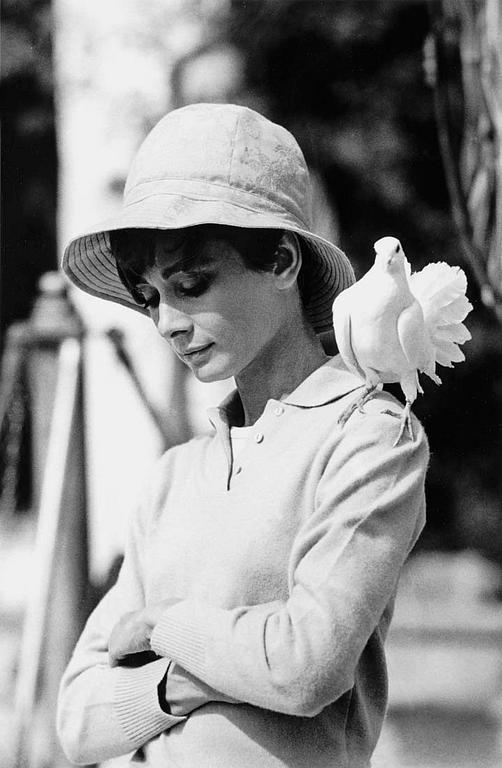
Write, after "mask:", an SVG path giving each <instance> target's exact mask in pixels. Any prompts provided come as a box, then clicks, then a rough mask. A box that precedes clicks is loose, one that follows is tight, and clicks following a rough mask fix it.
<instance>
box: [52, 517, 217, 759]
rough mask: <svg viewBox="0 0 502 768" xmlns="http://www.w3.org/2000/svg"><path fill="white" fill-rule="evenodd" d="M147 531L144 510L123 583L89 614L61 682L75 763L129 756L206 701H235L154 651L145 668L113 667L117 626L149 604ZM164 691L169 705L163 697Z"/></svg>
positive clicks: (62, 713)
mask: <svg viewBox="0 0 502 768" xmlns="http://www.w3.org/2000/svg"><path fill="white" fill-rule="evenodd" d="M143 527H144V516H143V512H142V509H141V508H140V509H139V510H138V513H137V514H136V515H135V516H134V517H133V520H132V524H131V526H130V531H129V536H128V541H127V545H126V551H125V555H124V561H123V564H122V568H121V571H120V574H119V577H118V579H117V583H116V584H115V585H114V586H113V587H112V588H111V590H110V591H109V592H108V593H107V594H106V595H105V596H104V598H103V599H102V600H101V602H100V603H99V604H98V606H97V607H96V608H95V609H94V611H93V612H92V614H91V615H90V617H89V619H88V621H87V623H86V626H85V628H84V630H83V632H82V635H81V637H80V639H79V641H78V643H77V645H76V647H75V650H74V652H73V655H72V658H71V659H70V662H69V664H68V667H67V669H66V671H65V673H64V675H63V678H62V680H61V685H60V690H59V698H58V712H57V731H58V736H59V739H60V741H61V745H62V747H63V749H64V751H65V753H66V755H67V757H68V758H69V760H70V761H71V762H73V763H77V764H90V763H96V762H101V761H103V760H106V759H108V758H111V757H116V756H119V755H123V754H127V753H128V752H131V751H133V750H136V749H138V748H140V747H142V746H143V745H144V744H146V742H147V741H149V740H150V739H152V738H153V737H155V736H157V735H158V734H159V733H161V732H163V731H166V730H168V729H169V728H172V727H173V726H175V725H177V724H178V723H182V722H184V721H185V720H186V716H187V715H188V714H189V713H190V711H192V710H193V709H196V708H197V707H200V706H202V705H203V704H206V703H207V702H208V701H228V700H229V697H227V696H225V695H224V694H219V693H218V692H217V691H214V690H212V689H211V688H210V687H209V686H208V685H206V684H204V683H202V682H200V681H198V680H197V679H196V678H195V677H194V676H193V675H190V674H188V673H186V674H185V672H184V670H183V669H181V668H180V667H179V666H177V665H175V664H172V663H171V661H170V659H166V658H158V657H156V656H155V655H154V654H152V653H150V654H147V655H146V656H145V655H140V656H141V658H139V659H137V661H139V663H140V664H141V665H140V666H116V667H110V666H109V663H108V638H109V637H110V634H111V631H112V629H113V627H114V625H115V624H116V623H117V621H118V620H119V619H120V618H121V617H122V616H123V615H124V614H125V613H128V612H129V611H135V610H139V609H141V608H143V607H144V605H145V595H144V589H143V577H142V557H141V552H142V542H143V538H144V531H143ZM152 659H153V660H152ZM142 662H147V663H142ZM164 694H165V697H166V699H167V702H165V701H163V700H161V697H163V696H164ZM169 698H172V706H171V705H170V702H169Z"/></svg>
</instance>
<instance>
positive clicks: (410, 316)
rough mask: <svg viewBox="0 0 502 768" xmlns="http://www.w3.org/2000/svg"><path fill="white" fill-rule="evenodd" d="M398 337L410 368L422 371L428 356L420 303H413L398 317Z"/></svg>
mask: <svg viewBox="0 0 502 768" xmlns="http://www.w3.org/2000/svg"><path fill="white" fill-rule="evenodd" d="M397 336H398V339H399V343H400V344H401V349H402V351H403V353H404V356H405V357H406V359H407V361H408V363H409V364H410V368H415V369H417V368H418V369H419V370H422V368H423V367H424V365H425V363H426V360H427V355H426V338H425V325H424V315H423V312H422V308H421V306H420V304H419V303H418V301H413V303H412V304H410V305H409V306H408V307H406V308H405V309H403V311H402V312H401V313H400V315H399V316H398V318H397Z"/></svg>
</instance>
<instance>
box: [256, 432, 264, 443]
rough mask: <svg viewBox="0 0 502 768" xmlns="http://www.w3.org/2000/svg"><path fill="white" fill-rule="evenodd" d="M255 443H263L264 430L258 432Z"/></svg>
mask: <svg viewBox="0 0 502 768" xmlns="http://www.w3.org/2000/svg"><path fill="white" fill-rule="evenodd" d="M254 441H255V443H261V442H262V441H263V432H257V433H256V435H255V436H254Z"/></svg>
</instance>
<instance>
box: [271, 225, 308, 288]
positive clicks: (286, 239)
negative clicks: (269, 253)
mask: <svg viewBox="0 0 502 768" xmlns="http://www.w3.org/2000/svg"><path fill="white" fill-rule="evenodd" d="M301 266H302V252H301V248H300V243H299V241H298V237H297V236H296V235H295V233H294V232H284V233H283V235H282V237H281V239H280V240H279V244H278V246H277V249H276V252H275V267H274V275H275V276H276V278H277V287H278V288H279V290H284V288H290V287H291V286H292V285H293V284H294V283H295V282H296V279H297V277H298V273H299V271H300V268H301Z"/></svg>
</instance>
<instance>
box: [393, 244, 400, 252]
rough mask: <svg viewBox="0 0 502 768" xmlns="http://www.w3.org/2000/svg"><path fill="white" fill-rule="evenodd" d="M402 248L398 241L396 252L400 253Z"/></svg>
mask: <svg viewBox="0 0 502 768" xmlns="http://www.w3.org/2000/svg"><path fill="white" fill-rule="evenodd" d="M400 249H401V246H400V245H399V243H398V244H397V245H396V247H395V248H394V253H399V251H400Z"/></svg>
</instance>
